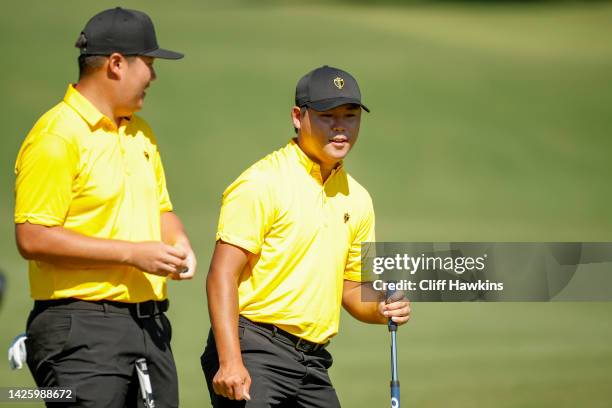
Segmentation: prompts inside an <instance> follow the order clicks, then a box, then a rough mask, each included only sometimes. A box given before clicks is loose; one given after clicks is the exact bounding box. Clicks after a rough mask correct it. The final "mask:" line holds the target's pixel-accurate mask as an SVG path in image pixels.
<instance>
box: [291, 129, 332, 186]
mask: <svg viewBox="0 0 612 408" xmlns="http://www.w3.org/2000/svg"><path fill="white" fill-rule="evenodd" d="M289 147H290V148H291V150H293V152H294V154H295V156H296V158H297V161H298V163H299V164H300V165H302V167H304V169H306V171H307V172H308V174H310V175H311V176H313V177H314V178H316V179H317V180H318V181H319V182H321V180H322V179H321V166H320V165H319V164H318V163H315V162H314V161H313V160H312V159H311V158H310V157H308V155H306V153H304V151H303V150H302V149H301V148H300V146H299V145H298V144H297V142H296V139H291V140H290V141H289ZM343 164H344V163H343V161H340V163H338V165H337V166H336V168H335V169H334V170H333V171H332V173H331V175H330V176H329V177H330V178H331V177H332V176H333V175H334V174H336V173H338V172H339V171H340V170H341V169H342V166H343Z"/></svg>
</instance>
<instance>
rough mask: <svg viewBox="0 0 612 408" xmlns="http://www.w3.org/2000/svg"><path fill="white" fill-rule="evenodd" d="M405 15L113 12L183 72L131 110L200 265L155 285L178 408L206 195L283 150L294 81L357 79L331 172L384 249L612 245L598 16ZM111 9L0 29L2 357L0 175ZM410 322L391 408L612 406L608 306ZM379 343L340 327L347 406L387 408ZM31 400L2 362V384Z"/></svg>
mask: <svg viewBox="0 0 612 408" xmlns="http://www.w3.org/2000/svg"><path fill="white" fill-rule="evenodd" d="M400 3H401V2H398V1H378V2H375V4H374V5H373V4H371V3H368V2H366V1H361V2H358V3H352V2H350V1H344V2H315V3H312V2H297V1H288V2H281V1H277V2H265V1H257V2H255V1H252V2H247V1H244V2H241V1H226V2H221V1H218V2H205V1H195V0H193V1H182V2H155V3H154V2H150V1H144V0H143V1H126V2H123V3H122V4H121V5H122V6H125V7H131V8H137V9H141V10H144V11H146V12H147V13H149V14H150V15H151V17H152V18H153V20H154V22H155V24H156V29H157V33H158V39H159V42H160V44H161V45H162V46H163V47H167V48H170V49H177V50H180V51H183V52H185V54H186V55H187V57H186V58H185V59H184V60H182V61H179V62H170V61H158V62H157V63H156V70H157V74H158V80H157V81H156V82H155V83H154V84H153V85H152V87H151V88H150V90H149V91H148V96H147V101H146V104H145V109H144V110H143V112H142V113H141V114H142V116H144V117H145V118H146V119H147V120H148V121H149V122H150V123H151V124H152V126H153V129H154V130H155V131H156V133H157V136H158V139H159V144H160V147H161V151H162V157H163V159H164V163H165V167H166V172H167V177H168V186H169V189H170V192H171V195H172V198H173V202H174V204H175V207H176V211H177V213H178V214H179V215H180V216H181V217H182V219H183V221H184V222H185V224H186V226H187V228H188V231H189V233H190V235H191V237H192V241H193V244H194V247H195V249H196V252H197V255H198V256H199V263H200V270H199V271H198V276H197V278H196V279H195V280H194V281H192V282H181V283H176V282H171V284H170V285H171V288H170V297H171V302H172V308H171V310H170V312H169V314H170V317H171V319H172V322H173V324H174V339H173V348H174V352H175V357H176V362H177V366H178V370H179V377H180V391H181V405H182V406H185V407H195V406H200V407H207V406H209V402H208V401H209V400H208V394H207V391H206V389H205V384H204V380H203V375H202V373H201V370H200V365H199V355H200V353H201V351H202V349H203V345H204V342H205V336H206V333H207V331H208V328H209V321H208V315H207V311H206V306H205V304H206V303H205V302H206V300H205V296H204V293H203V289H202V285H203V281H204V278H205V275H206V271H207V267H208V263H209V261H210V254H211V249H212V246H213V243H214V232H215V227H216V220H217V215H218V207H219V203H220V195H221V192H222V191H223V189H224V188H225V186H226V185H228V184H229V183H230V182H231V181H232V180H233V179H234V178H235V177H237V176H238V174H239V173H240V172H241V171H242V170H243V169H245V168H246V167H247V166H248V165H250V164H251V163H252V162H254V161H256V160H257V159H259V158H260V157H262V156H263V155H265V154H267V153H268V152H270V151H272V150H275V149H277V148H279V147H281V146H283V145H284V144H285V143H286V142H287V141H288V139H289V138H290V137H291V136H292V134H293V130H292V126H291V123H290V121H289V109H290V107H291V105H292V100H293V91H294V87H295V83H296V81H297V80H298V78H299V77H300V76H301V75H303V74H304V73H306V72H307V71H309V70H310V69H312V68H315V67H317V66H320V65H323V64H329V65H332V66H338V67H341V68H344V69H346V70H348V71H350V72H351V73H352V74H354V75H355V76H356V77H357V79H358V80H359V82H360V84H361V88H362V93H363V95H364V102H365V103H366V104H367V105H368V106H369V107H370V108H371V110H372V113H371V114H369V115H365V117H364V119H363V122H362V130H361V137H360V140H359V143H358V145H357V147H356V148H355V150H354V151H353V152H352V154H351V157H350V158H349V160H348V162H347V164H348V169H349V171H350V172H351V173H352V174H353V176H355V178H356V179H357V180H359V181H360V182H361V183H362V184H363V185H365V186H366V187H367V188H368V189H369V191H370V192H371V194H372V196H373V199H374V203H375V208H376V212H377V235H378V238H379V240H383V241H453V240H454V241H470V240H473V241H487V240H491V241H494V240H496V241H612V211H611V208H612V183H611V182H610V176H611V175H612V160H610V156H611V152H612V140H611V139H610V136H611V135H612V112H611V107H612V5H611V4H610V3H608V2H584V3H580V2H567V3H566V2H561V3H558V2H536V3H529V2H518V3H512V2H502V3H499V2H486V1H481V2H467V3H464V2H408V3H407V4H400ZM116 5H117V3H116V2H109V1H96V2H83V1H74V0H63V1H61V2H54V3H49V2H40V1H38V2H36V1H31V0H28V1H22V2H20V3H19V4H18V3H11V4H7V5H4V7H3V11H2V14H1V15H0V44H1V48H0V49H1V50H2V55H3V61H2V64H1V65H0V72H1V75H0V87H1V89H2V92H3V98H2V100H1V101H0V111H1V112H2V125H3V126H2V128H3V131H2V137H0V166H1V168H0V194H1V195H2V196H1V197H2V200H0V268H2V269H4V270H5V271H6V272H7V275H8V279H9V286H8V292H7V294H6V296H5V299H4V302H3V305H2V308H1V310H0V324H1V333H2V335H1V336H0V350H6V347H7V346H8V344H9V343H10V341H11V340H12V338H13V336H14V335H16V334H18V333H19V332H21V331H23V330H24V326H25V319H26V316H27V313H28V311H29V308H30V307H31V300H30V299H29V297H28V284H27V271H26V263H25V262H24V261H22V260H21V259H20V258H19V255H18V253H17V250H16V248H15V244H14V238H13V224H12V209H13V203H14V197H13V182H14V176H13V164H14V159H15V156H16V154H17V151H18V148H19V146H20V143H21V141H22V140H23V138H24V137H25V135H26V134H27V132H28V130H29V129H30V127H31V126H32V125H33V123H34V121H35V120H36V119H37V118H38V117H39V116H40V115H41V114H42V113H43V112H45V111H46V110H47V109H49V108H50V107H51V106H53V105H54V104H55V103H57V102H58V101H59V100H60V99H61V98H62V96H63V94H64V92H65V88H66V86H67V84H68V83H69V82H71V81H75V80H76V74H77V67H76V56H77V51H76V49H74V48H73V47H72V44H73V43H74V41H75V40H76V38H77V36H78V34H79V32H80V30H81V29H82V27H83V26H84V24H85V22H86V21H87V19H88V18H89V17H90V16H91V15H93V14H95V13H96V12H98V11H100V10H102V9H105V8H109V7H113V6H116ZM413 309H414V312H413V321H412V322H411V323H410V324H409V325H408V326H405V327H403V328H402V329H401V331H400V333H399V347H400V349H399V353H400V365H399V370H400V380H401V384H402V402H403V403H404V406H408V407H416V406H418V407H420V408H425V407H491V406H494V407H538V408H541V407H555V408H560V407H577V406H579V407H610V406H611V405H612V388H611V387H610V385H611V384H612V371H611V370H610V367H611V366H612V327H611V325H610V321H611V320H612V319H611V317H612V304H611V303H531V304H528V303H497V304H493V303H491V304H482V303H477V304H474V303H470V304H452V303H446V304H429V303H419V304H415V305H414V307H413ZM388 337H389V336H388V334H387V331H386V329H385V328H384V327H376V326H367V325H364V324H361V323H358V322H356V321H354V320H352V319H351V318H350V317H348V316H347V315H344V316H343V319H342V326H341V332H340V334H339V335H338V336H337V337H336V338H335V339H334V341H333V342H332V345H331V351H332V353H333V354H334V357H335V364H334V366H333V367H332V369H331V376H332V379H333V381H334V383H335V385H336V388H337V390H338V392H339V395H340V399H341V401H342V403H343V405H344V406H345V407H383V406H388V388H389V383H388V381H389V377H390V375H389V351H388V347H389V339H388ZM32 384H33V383H32V380H31V378H30V374H29V372H28V371H27V369H25V370H21V371H19V372H10V371H9V370H8V368H7V365H6V364H5V363H2V364H0V387H6V386H26V385H32ZM0 405H1V404H0ZM19 406H23V407H26V406H28V405H27V404H23V405H21V404H20V405H19ZM32 406H37V405H32Z"/></svg>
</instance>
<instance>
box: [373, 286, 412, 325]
mask: <svg viewBox="0 0 612 408" xmlns="http://www.w3.org/2000/svg"><path fill="white" fill-rule="evenodd" d="M410 312H411V308H410V301H409V300H408V299H406V296H405V295H404V293H403V292H395V293H393V294H392V295H391V297H390V298H389V299H387V300H386V301H385V302H380V303H378V313H380V314H381V315H382V316H384V317H385V318H386V319H391V320H392V321H393V322H395V323H397V324H398V325H401V324H404V323H406V322H407V321H408V320H410Z"/></svg>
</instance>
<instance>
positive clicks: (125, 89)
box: [118, 56, 156, 116]
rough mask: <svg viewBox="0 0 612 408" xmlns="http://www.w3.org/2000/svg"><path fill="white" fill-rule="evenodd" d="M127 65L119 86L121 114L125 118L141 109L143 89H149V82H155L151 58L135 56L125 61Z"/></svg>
mask: <svg viewBox="0 0 612 408" xmlns="http://www.w3.org/2000/svg"><path fill="white" fill-rule="evenodd" d="M126 61H127V65H125V67H124V70H123V75H122V78H121V82H120V84H118V85H119V87H120V88H119V93H120V95H121V102H122V103H121V105H122V111H125V112H122V113H123V114H124V115H125V116H129V115H131V114H132V113H134V112H136V111H139V110H140V109H142V105H143V103H144V98H145V95H146V91H145V89H146V88H148V87H149V85H150V84H151V81H153V80H155V78H156V75H155V70H154V69H153V61H154V58H152V57H143V56H137V57H133V58H129V59H126Z"/></svg>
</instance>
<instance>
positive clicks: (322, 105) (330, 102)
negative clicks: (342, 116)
mask: <svg viewBox="0 0 612 408" xmlns="http://www.w3.org/2000/svg"><path fill="white" fill-rule="evenodd" d="M350 104H352V105H359V106H361V107H362V108H363V110H364V111H366V112H370V110H369V109H368V107H367V106H365V105H364V104H363V103H361V102H360V101H358V100H357V99H353V98H333V99H327V100H324V101H317V102H308V103H306V106H308V107H309V108H311V109H314V110H316V111H317V112H325V111H328V110H331V109H334V108H337V107H338V106H341V105H350Z"/></svg>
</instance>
